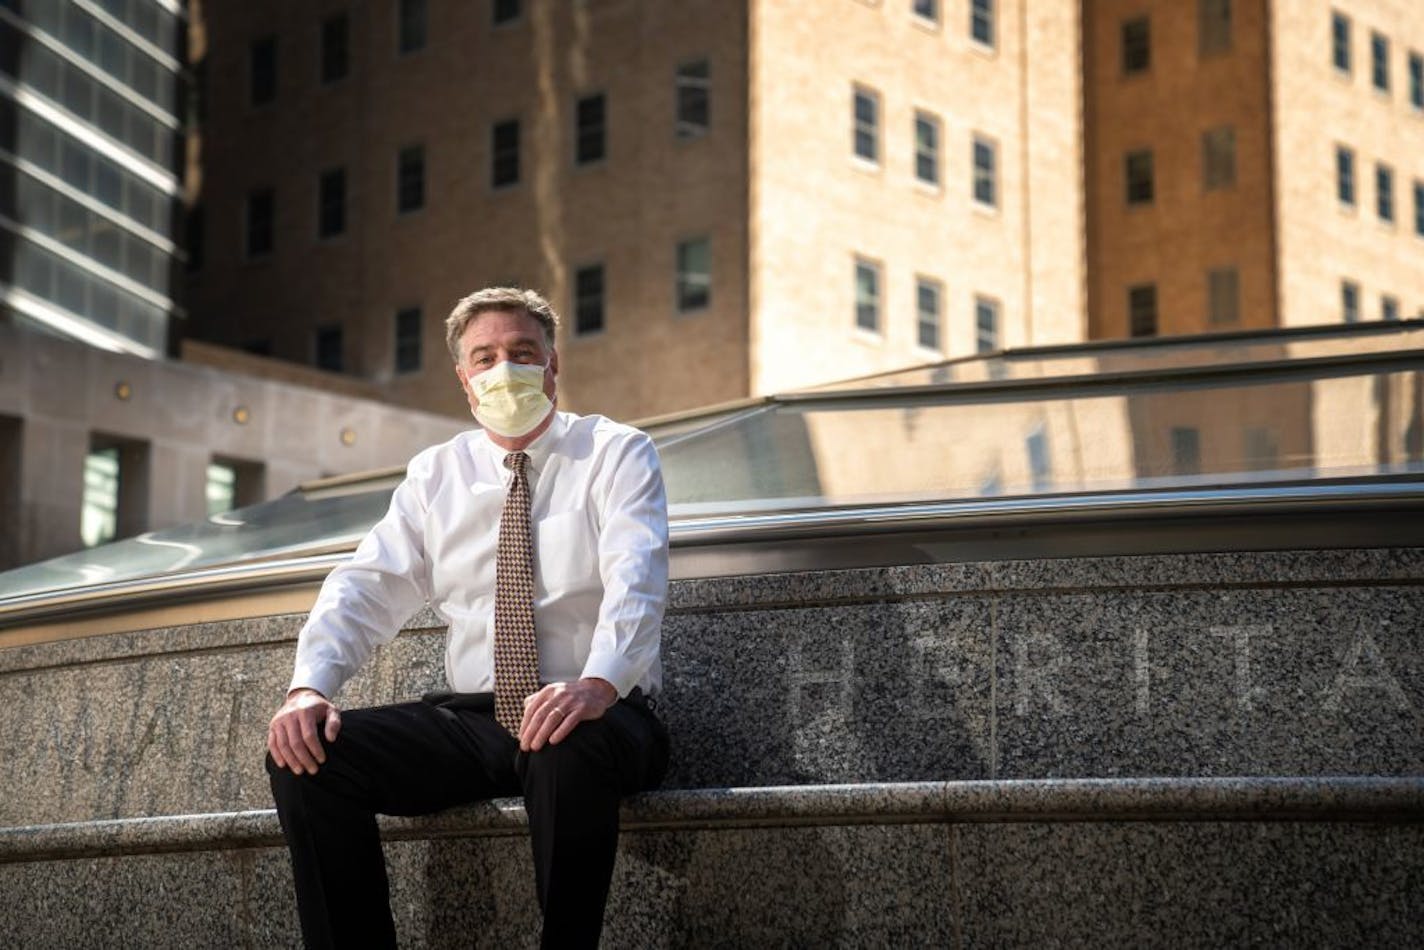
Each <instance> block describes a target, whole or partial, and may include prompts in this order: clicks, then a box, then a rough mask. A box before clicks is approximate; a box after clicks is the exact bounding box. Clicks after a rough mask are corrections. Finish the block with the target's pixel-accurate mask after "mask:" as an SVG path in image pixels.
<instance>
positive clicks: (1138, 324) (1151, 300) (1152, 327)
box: [1127, 284, 1157, 336]
mask: <svg viewBox="0 0 1424 950" xmlns="http://www.w3.org/2000/svg"><path fill="white" fill-rule="evenodd" d="M1127 321H1128V333H1129V334H1130V335H1132V336H1156V335H1157V285H1156V284H1142V285H1140V286H1137V287H1129V288H1128V290H1127Z"/></svg>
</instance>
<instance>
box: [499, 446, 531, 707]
mask: <svg viewBox="0 0 1424 950" xmlns="http://www.w3.org/2000/svg"><path fill="white" fill-rule="evenodd" d="M528 460H529V456H527V455H525V454H524V453H523V452H511V453H510V454H508V455H506V456H505V457H504V466H505V468H507V469H509V470H510V471H511V472H513V473H514V477H513V478H511V479H510V480H509V494H508V495H506V496H505V499H504V514H502V515H501V516H500V519H499V548H498V553H497V554H496V556H495V582H494V716H495V719H497V720H498V721H499V724H500V725H502V726H504V728H505V729H507V730H509V732H510V734H511V735H518V734H519V723H520V721H521V720H522V719H523V718H524V699H525V697H527V696H529V695H530V694H531V693H534V692H535V691H537V690H538V689H539V647H538V645H537V644H536V643H535V642H534V543H533V541H532V539H531V534H530V528H529V479H528V478H527V477H525V474H524V463H525V462H527V461H528Z"/></svg>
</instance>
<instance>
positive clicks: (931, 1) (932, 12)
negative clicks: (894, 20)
mask: <svg viewBox="0 0 1424 950" xmlns="http://www.w3.org/2000/svg"><path fill="white" fill-rule="evenodd" d="M914 9H915V13H916V15H918V16H922V17H924V18H925V19H926V20H938V19H939V0H915V3H914Z"/></svg>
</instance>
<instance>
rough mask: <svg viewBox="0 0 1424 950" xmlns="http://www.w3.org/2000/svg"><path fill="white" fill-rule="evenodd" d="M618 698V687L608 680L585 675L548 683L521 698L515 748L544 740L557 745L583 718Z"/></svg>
mask: <svg viewBox="0 0 1424 950" xmlns="http://www.w3.org/2000/svg"><path fill="white" fill-rule="evenodd" d="M616 702H618V690H617V689H616V688H615V687H614V685H613V684H612V683H610V682H608V680H604V679H598V678H597V677H593V676H590V677H585V678H584V679H581V680H579V681H578V682H576V683H550V684H549V685H548V686H545V687H544V688H543V689H541V690H539V692H537V693H535V694H534V695H532V696H530V697H529V698H528V699H526V700H524V720H523V721H522V722H521V723H520V724H519V748H520V749H523V750H524V751H525V752H537V751H539V750H540V749H542V748H544V743H546V742H547V743H549V744H550V745H558V744H559V743H560V742H562V741H564V737H565V736H567V735H568V734H569V733H571V732H573V731H574V727H575V726H577V725H578V724H579V723H581V722H583V721H584V720H585V719H598V718H600V717H601V716H602V715H603V714H604V712H606V711H607V709H608V707H609V706H612V705H613V704H614V703H616Z"/></svg>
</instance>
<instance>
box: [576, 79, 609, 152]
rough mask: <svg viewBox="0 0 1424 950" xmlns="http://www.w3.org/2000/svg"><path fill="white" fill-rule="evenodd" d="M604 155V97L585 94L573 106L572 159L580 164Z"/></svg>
mask: <svg viewBox="0 0 1424 950" xmlns="http://www.w3.org/2000/svg"><path fill="white" fill-rule="evenodd" d="M603 156H604V99H603V96H601V95H598V96H586V97H585V98H583V99H580V100H579V101H578V103H577V105H576V106H575V107H574V160H575V161H576V162H577V163H578V164H580V165H586V164H588V163H590V162H598V161H602V160H603Z"/></svg>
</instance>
